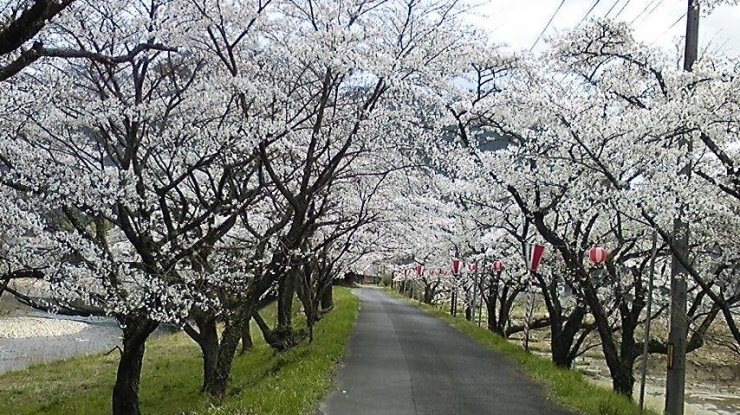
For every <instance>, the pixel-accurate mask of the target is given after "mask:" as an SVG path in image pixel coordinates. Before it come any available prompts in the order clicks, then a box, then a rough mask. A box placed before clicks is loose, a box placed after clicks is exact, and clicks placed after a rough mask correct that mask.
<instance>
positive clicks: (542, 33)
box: [529, 0, 565, 52]
mask: <svg viewBox="0 0 740 415" xmlns="http://www.w3.org/2000/svg"><path fill="white" fill-rule="evenodd" d="M563 4H565V0H562V1H561V2H560V5H558V8H557V9H556V10H555V13H553V14H552V16H550V20H548V22H547V24H546V25H545V28H544V29H542V32H540V35H539V36H537V39H536V40H535V41H534V43H533V44H532V47H531V48H529V51H530V52H531V51H532V50H533V49H534V47H535V46H537V42H539V41H540V39H542V35H544V34H545V32H546V31H547V29H548V28H549V27H550V24H552V21H553V20H555V16H557V15H558V12H559V11H560V9H561V8H562V7H563Z"/></svg>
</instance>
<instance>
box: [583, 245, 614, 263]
mask: <svg viewBox="0 0 740 415" xmlns="http://www.w3.org/2000/svg"><path fill="white" fill-rule="evenodd" d="M587 252H588V260H589V261H591V264H593V265H594V266H596V267H600V266H602V265H604V262H606V257H607V255H608V254H609V253H608V252H606V249H604V248H603V247H601V246H597V245H594V246H592V247H591V248H588V251H587Z"/></svg>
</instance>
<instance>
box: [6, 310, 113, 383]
mask: <svg viewBox="0 0 740 415" xmlns="http://www.w3.org/2000/svg"><path fill="white" fill-rule="evenodd" d="M29 314H31V315H27V316H19V315H14V316H0V373H4V372H7V371H9V370H19V369H25V368H27V367H28V366H30V365H32V364H36V363H46V362H52V361H55V360H61V359H66V358H69V357H73V356H81V355H87V354H94V353H101V352H107V351H109V350H111V349H113V348H114V347H116V346H120V345H121V329H120V328H119V327H118V324H117V323H116V321H115V320H114V319H112V318H93V319H89V318H83V317H66V316H55V315H50V314H45V313H40V312H31V313H29Z"/></svg>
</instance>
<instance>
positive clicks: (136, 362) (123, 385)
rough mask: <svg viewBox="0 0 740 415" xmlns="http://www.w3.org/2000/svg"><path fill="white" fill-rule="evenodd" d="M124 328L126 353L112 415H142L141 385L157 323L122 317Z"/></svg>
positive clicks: (117, 374)
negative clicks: (148, 349)
mask: <svg viewBox="0 0 740 415" xmlns="http://www.w3.org/2000/svg"><path fill="white" fill-rule="evenodd" d="M119 322H120V323H121V325H122V327H123V351H122V353H121V359H120V360H119V362H118V372H117V373H116V383H115V385H114V386H113V399H112V400H113V402H112V403H113V415H140V414H141V410H140V409H139V383H140V381H141V366H142V363H143V360H144V350H145V345H146V339H147V338H148V337H149V335H150V334H152V332H153V331H154V330H155V329H156V328H157V325H158V323H157V322H155V321H152V320H149V319H148V318H146V317H139V316H125V317H122V318H119Z"/></svg>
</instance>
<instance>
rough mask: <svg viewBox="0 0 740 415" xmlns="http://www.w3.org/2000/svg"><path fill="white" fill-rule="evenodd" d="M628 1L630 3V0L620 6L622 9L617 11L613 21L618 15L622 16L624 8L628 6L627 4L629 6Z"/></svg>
mask: <svg viewBox="0 0 740 415" xmlns="http://www.w3.org/2000/svg"><path fill="white" fill-rule="evenodd" d="M630 1H632V0H627V1H626V2H625V3H624V5H623V6H622V8H621V9H619V11H618V12H617V14H616V15H615V16H614V19H615V20H616V19H618V18H619V15H620V14H622V12H623V11H624V9H625V8H626V7H627V6H628V5H629V4H630Z"/></svg>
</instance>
